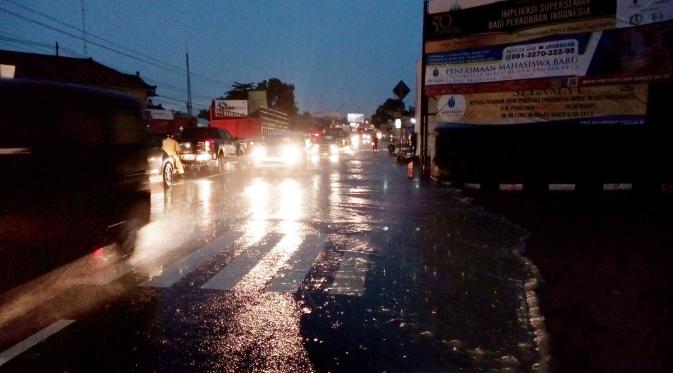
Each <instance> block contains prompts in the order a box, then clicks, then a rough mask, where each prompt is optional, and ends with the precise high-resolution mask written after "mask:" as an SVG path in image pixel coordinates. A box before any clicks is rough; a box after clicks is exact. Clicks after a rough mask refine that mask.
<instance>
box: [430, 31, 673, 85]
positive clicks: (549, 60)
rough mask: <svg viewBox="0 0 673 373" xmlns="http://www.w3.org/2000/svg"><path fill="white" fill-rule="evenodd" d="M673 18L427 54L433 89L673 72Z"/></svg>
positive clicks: (664, 76) (624, 79)
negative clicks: (641, 24)
mask: <svg viewBox="0 0 673 373" xmlns="http://www.w3.org/2000/svg"><path fill="white" fill-rule="evenodd" d="M670 40H673V21H667V22H658V23H654V24H650V25H645V26H640V27H629V28H621V29H611V30H606V31H602V32H592V33H583V34H574V35H557V36H552V37H547V38H541V39H535V40H530V41H526V42H522V43H515V44H505V45H497V46H490V47H481V48H473V49H467V50H458V51H452V52H443V53H429V54H427V55H426V79H425V84H426V92H427V93H428V94H429V95H431V96H434V95H440V94H449V93H475V92H497V91H517V90H524V89H548V88H560V87H569V88H573V87H577V86H579V85H606V84H607V85H611V84H619V83H638V82H649V81H660V80H668V79H671V78H672V77H673V48H671V45H668V44H667V43H670Z"/></svg>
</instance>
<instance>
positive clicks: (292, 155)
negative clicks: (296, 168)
mask: <svg viewBox="0 0 673 373" xmlns="http://www.w3.org/2000/svg"><path fill="white" fill-rule="evenodd" d="M299 158H300V153H299V149H298V148H297V147H296V146H292V145H286V146H284V147H283V159H285V161H286V162H288V163H295V162H297V161H299Z"/></svg>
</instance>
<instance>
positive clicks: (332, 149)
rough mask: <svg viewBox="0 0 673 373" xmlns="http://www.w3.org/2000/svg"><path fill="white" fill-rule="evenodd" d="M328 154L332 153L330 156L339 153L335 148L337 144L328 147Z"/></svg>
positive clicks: (337, 148)
mask: <svg viewBox="0 0 673 373" xmlns="http://www.w3.org/2000/svg"><path fill="white" fill-rule="evenodd" d="M329 152H330V153H332V154H334V153H338V152H339V147H338V146H337V144H331V145H330V146H329Z"/></svg>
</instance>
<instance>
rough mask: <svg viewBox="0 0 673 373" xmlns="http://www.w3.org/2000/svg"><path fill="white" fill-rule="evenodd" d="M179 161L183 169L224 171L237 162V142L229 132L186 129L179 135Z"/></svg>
mask: <svg viewBox="0 0 673 373" xmlns="http://www.w3.org/2000/svg"><path fill="white" fill-rule="evenodd" d="M179 142H180V160H181V161H182V163H184V165H185V169H186V170H187V171H189V170H196V171H199V170H202V169H203V168H209V169H212V170H219V171H224V170H225V169H226V166H227V163H229V162H237V161H238V146H237V144H236V143H237V140H236V138H234V136H232V135H231V133H229V131H227V130H225V129H221V128H213V127H196V128H186V129H185V130H184V131H183V132H182V134H181V135H180V139H179Z"/></svg>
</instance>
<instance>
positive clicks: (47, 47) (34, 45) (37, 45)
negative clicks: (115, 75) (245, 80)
mask: <svg viewBox="0 0 673 373" xmlns="http://www.w3.org/2000/svg"><path fill="white" fill-rule="evenodd" d="M5 35H8V36H5ZM11 36H16V35H15V34H10V33H7V34H4V35H3V34H2V33H0V41H4V42H5V43H4V44H5V45H8V44H9V43H12V44H19V45H24V46H27V47H31V48H29V49H30V50H33V51H35V50H40V51H42V50H49V51H52V50H53V48H54V46H53V45H52V44H48V43H43V42H38V41H35V40H30V39H24V38H20V37H11ZM40 48H41V49H40ZM59 49H60V50H62V51H64V52H65V53H67V54H70V55H73V56H76V57H84V56H83V55H82V54H81V53H78V52H76V51H74V50H72V49H69V48H66V47H63V46H60V47H59ZM99 63H100V62H99ZM101 64H102V65H106V66H109V67H111V68H114V69H115V70H123V69H119V68H118V67H116V66H113V65H110V64H107V63H101ZM143 79H145V80H147V81H148V82H150V83H153V84H157V85H161V86H159V88H169V89H172V90H175V91H179V92H180V93H186V92H187V90H186V89H184V88H180V87H176V86H174V85H171V84H169V83H165V82H162V81H158V80H155V79H152V78H150V77H146V76H145V77H143ZM194 97H197V98H200V99H203V100H207V101H210V100H211V99H212V97H210V96H206V95H194ZM208 106H209V105H208Z"/></svg>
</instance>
